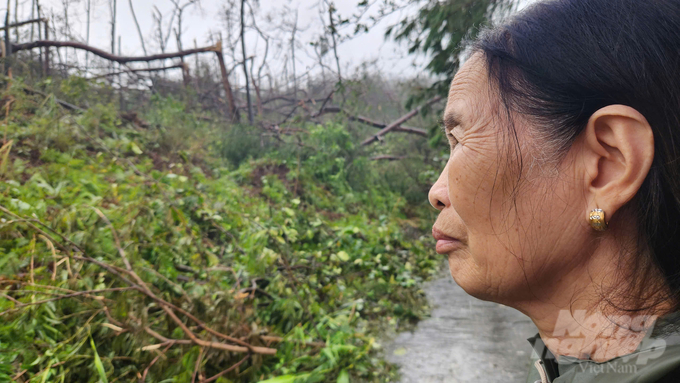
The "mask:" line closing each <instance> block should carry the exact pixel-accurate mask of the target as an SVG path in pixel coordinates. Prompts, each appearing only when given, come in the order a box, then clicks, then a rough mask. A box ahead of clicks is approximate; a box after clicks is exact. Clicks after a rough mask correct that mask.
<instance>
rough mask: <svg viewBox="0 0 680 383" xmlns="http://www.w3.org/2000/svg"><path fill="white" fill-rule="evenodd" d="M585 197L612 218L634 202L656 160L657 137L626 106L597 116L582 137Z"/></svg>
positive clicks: (638, 114) (638, 115)
mask: <svg viewBox="0 0 680 383" xmlns="http://www.w3.org/2000/svg"><path fill="white" fill-rule="evenodd" d="M582 135H583V137H582V139H583V141H582V144H583V146H582V149H583V150H582V153H581V154H582V158H583V165H584V168H583V170H584V178H583V179H584V181H585V185H584V186H585V189H584V192H585V194H586V195H585V197H586V200H587V201H588V206H587V209H588V212H589V211H590V210H592V209H594V208H600V209H603V210H604V211H605V214H606V215H607V216H608V217H611V216H613V215H614V214H615V213H616V212H617V211H618V210H619V209H620V208H621V207H622V206H623V205H625V204H626V203H627V202H628V201H630V200H631V199H633V197H634V196H635V194H637V192H638V190H639V189H640V186H642V183H643V182H644V180H645V178H647V174H648V173H649V169H650V168H651V166H652V161H653V160H654V134H653V133H652V128H651V126H650V125H649V122H647V119H646V118H645V117H644V116H643V115H642V114H640V112H638V111H637V110H635V109H633V108H631V107H629V106H625V105H609V106H606V107H604V108H602V109H600V110H598V111H597V112H595V113H594V114H593V115H592V116H591V117H590V120H588V125H587V126H586V129H585V131H584V132H583V133H582Z"/></svg>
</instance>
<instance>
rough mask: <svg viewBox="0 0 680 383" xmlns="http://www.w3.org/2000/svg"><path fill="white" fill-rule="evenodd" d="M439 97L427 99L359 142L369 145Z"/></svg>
mask: <svg viewBox="0 0 680 383" xmlns="http://www.w3.org/2000/svg"><path fill="white" fill-rule="evenodd" d="M441 99H442V96H436V97H433V98H431V99H429V100H428V101H427V102H426V103H424V104H423V105H421V106H419V107H417V108H415V109H413V110H412V111H410V112H408V113H407V114H405V115H403V116H401V117H399V118H398V119H397V120H396V121H394V122H393V123H391V124H389V125H387V126H386V127H385V128H383V129H381V130H380V131H379V132H378V133H376V134H374V135H372V136H371V137H369V138H367V139H366V140H364V142H362V143H361V146H366V145H369V144H371V143H373V142H375V141H378V140H379V139H380V138H381V137H382V136H384V135H385V134H387V133H389V132H391V131H393V130H394V129H396V128H397V127H398V126H401V124H403V123H404V122H406V121H408V120H410V119H412V118H413V117H415V116H416V115H418V113H420V111H421V110H423V108H425V107H427V106H430V105H432V104H434V103H435V102H437V101H439V100H441Z"/></svg>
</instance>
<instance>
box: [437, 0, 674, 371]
mask: <svg viewBox="0 0 680 383" xmlns="http://www.w3.org/2000/svg"><path fill="white" fill-rule="evenodd" d="M470 51H471V52H472V53H471V54H470V57H469V59H468V60H467V61H466V62H465V63H464V65H463V66H462V67H461V68H460V70H459V72H458V74H457V75H456V76H455V78H454V80H453V82H452V84H451V88H450V92H449V98H448V103H447V106H446V109H445V113H444V124H445V131H446V135H447V137H448V139H449V141H450V144H451V154H450V158H449V160H448V162H447V164H446V167H445V168H444V171H443V172H442V174H441V175H440V177H439V179H438V180H437V182H436V183H435V185H434V186H433V187H432V189H431V191H430V195H429V199H430V203H431V204H432V205H433V206H434V207H435V208H437V209H438V210H440V213H439V216H438V218H437V221H436V223H435V224H434V227H433V235H434V237H435V238H436V239H437V252H439V253H441V254H446V255H448V261H449V268H450V271H451V275H452V276H453V278H454V279H455V281H456V283H458V284H459V285H460V286H461V287H462V288H463V289H464V290H465V291H466V292H467V293H469V294H471V295H473V296H475V297H477V298H479V299H483V300H488V301H494V302H498V303H502V304H504V305H507V306H510V307H513V308H515V309H517V310H519V311H521V312H522V313H524V314H526V315H527V316H529V317H530V318H531V319H532V321H533V322H534V324H535V325H536V327H537V328H538V334H537V335H536V337H534V338H531V339H530V342H531V343H532V345H533V346H534V348H535V350H536V351H537V353H538V356H539V357H540V359H539V360H538V361H537V363H536V370H535V371H534V374H536V375H537V378H536V379H538V380H539V381H541V382H554V383H564V382H614V381H616V382H619V383H622V382H657V381H669V382H675V381H679V382H680V378H678V376H679V375H680V374H678V371H679V369H680V341H678V338H679V337H680V330H677V328H678V327H680V319H678V315H677V314H676V312H677V311H678V309H679V307H678V306H679V303H680V251H679V250H680V1H678V0H554V1H544V2H540V3H537V4H535V5H533V6H532V7H530V8H528V9H527V10H526V11H524V12H522V13H521V14H519V15H517V16H515V17H514V18H512V19H511V20H509V21H508V22H506V23H505V24H503V25H501V26H498V27H496V28H494V29H491V30H488V31H485V32H483V33H482V34H481V35H480V37H479V38H478V39H477V41H475V42H474V43H473V44H472V46H471V49H470ZM531 381H532V382H533V380H531Z"/></svg>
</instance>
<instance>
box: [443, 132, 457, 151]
mask: <svg viewBox="0 0 680 383" xmlns="http://www.w3.org/2000/svg"><path fill="white" fill-rule="evenodd" d="M446 138H448V140H449V143H451V147H452V148H453V147H455V146H456V145H458V140H457V139H456V137H454V136H453V134H451V132H446Z"/></svg>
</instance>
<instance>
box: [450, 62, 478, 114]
mask: <svg viewBox="0 0 680 383" xmlns="http://www.w3.org/2000/svg"><path fill="white" fill-rule="evenodd" d="M484 68H485V63H484V60H483V58H482V55H481V54H475V55H473V56H471V57H470V58H469V59H468V60H467V61H466V62H465V63H463V65H462V66H461V67H460V69H459V70H458V73H456V76H455V77H454V78H453V81H452V82H451V87H450V88H449V97H448V101H447V105H446V112H445V114H444V118H445V119H446V118H447V116H449V115H453V116H458V117H464V116H465V115H467V114H469V113H470V112H471V110H470V109H472V108H474V109H478V108H480V107H481V106H482V105H483V104H485V102H484V100H485V99H486V98H487V97H488V86H487V85H488V76H487V75H486V71H485V69H484Z"/></svg>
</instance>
